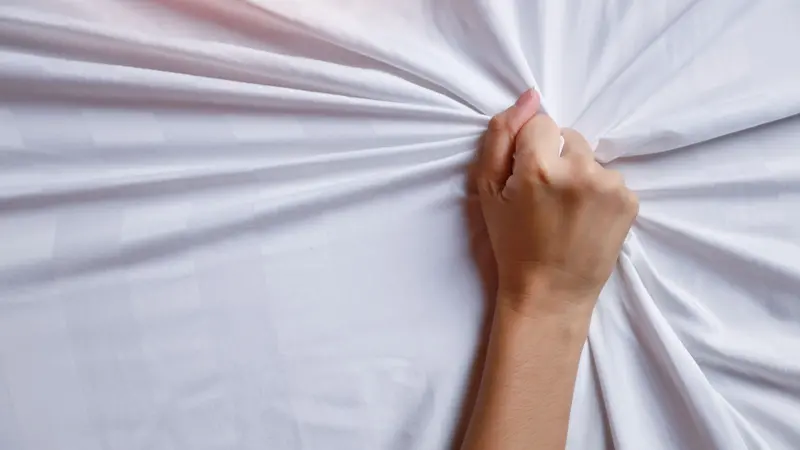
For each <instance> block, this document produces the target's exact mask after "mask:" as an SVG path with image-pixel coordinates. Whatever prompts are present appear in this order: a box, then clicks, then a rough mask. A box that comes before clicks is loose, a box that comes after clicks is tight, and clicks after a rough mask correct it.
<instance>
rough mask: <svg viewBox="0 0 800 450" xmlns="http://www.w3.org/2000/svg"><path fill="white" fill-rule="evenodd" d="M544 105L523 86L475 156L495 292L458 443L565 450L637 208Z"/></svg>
mask: <svg viewBox="0 0 800 450" xmlns="http://www.w3.org/2000/svg"><path fill="white" fill-rule="evenodd" d="M539 107H540V103H539V96H538V94H536V92H534V91H528V92H526V93H525V94H523V95H522V96H521V97H520V99H519V100H518V101H517V103H516V104H515V105H513V106H512V107H510V108H509V109H507V110H506V111H504V112H502V113H500V114H498V115H497V116H495V117H494V118H492V120H491V122H490V123H489V129H488V131H487V134H486V138H485V140H484V145H483V148H482V149H481V152H480V154H479V160H478V163H477V170H476V180H475V181H476V185H477V188H478V193H479V196H480V201H481V209H482V211H483V216H484V220H485V221H486V227H487V230H488V232H489V238H490V240H491V243H492V249H493V251H494V255H495V260H496V263H497V273H498V286H499V287H498V292H497V303H496V309H495V315H494V319H493V323H492V329H491V333H490V338H489V344H488V351H487V357H486V364H485V366H484V373H483V377H482V379H481V386H480V390H479V393H478V399H477V403H476V405H475V408H474V411H473V414H472V417H471V420H470V423H469V427H468V430H467V434H466V437H465V440H464V443H463V446H462V450H489V449H491V450H516V449H520V450H532V449H534V450H538V449H546V450H549V449H563V448H565V445H566V437H567V426H568V423H569V412H570V407H571V403H572V394H573V389H574V385H575V378H576V376H577V370H578V359H579V357H580V353H581V349H582V348H583V344H584V342H585V341H586V336H587V334H588V330H589V322H590V320H591V316H592V311H593V309H594V306H595V303H596V301H597V298H598V296H599V294H600V290H601V289H602V288H603V285H604V284H605V283H606V281H607V280H608V278H609V276H610V275H611V271H612V270H613V268H614V265H615V263H616V261H617V258H618V256H619V253H620V250H621V247H622V243H623V241H624V240H625V236H626V235H627V233H628V230H629V229H630V227H631V225H632V223H633V220H634V219H635V218H636V215H637V213H638V210H639V204H638V200H637V198H636V196H635V195H634V194H633V193H632V192H631V191H630V190H629V189H628V188H627V187H626V186H625V183H624V180H623V178H622V176H621V175H620V174H619V173H618V172H614V171H611V170H607V169H604V168H603V167H602V166H600V165H599V164H598V163H597V162H596V161H595V160H594V157H593V153H592V151H591V147H590V145H589V144H588V143H587V142H586V140H585V139H584V138H583V136H581V134H580V133H578V132H577V131H574V130H569V129H563V130H562V129H559V127H558V126H557V125H556V124H555V123H554V122H553V120H552V119H551V118H550V117H548V116H547V115H545V114H537V112H538V111H539ZM562 136H563V138H564V148H563V151H562V153H561V155H559V147H560V138H561V137H562Z"/></svg>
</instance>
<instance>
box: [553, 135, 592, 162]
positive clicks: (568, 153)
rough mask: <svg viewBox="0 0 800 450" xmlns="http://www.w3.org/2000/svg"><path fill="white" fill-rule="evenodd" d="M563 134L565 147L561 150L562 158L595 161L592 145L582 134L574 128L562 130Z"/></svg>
mask: <svg viewBox="0 0 800 450" xmlns="http://www.w3.org/2000/svg"><path fill="white" fill-rule="evenodd" d="M561 136H562V137H563V138H564V148H563V149H562V150H561V157H562V158H567V159H576V160H582V161H594V152H592V146H591V145H590V144H589V142H588V141H587V140H586V138H584V137H583V135H582V134H580V133H579V132H577V131H575V130H573V129H572V128H564V129H562V130H561Z"/></svg>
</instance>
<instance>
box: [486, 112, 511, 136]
mask: <svg viewBox="0 0 800 450" xmlns="http://www.w3.org/2000/svg"><path fill="white" fill-rule="evenodd" d="M489 131H491V132H494V133H508V134H512V133H511V125H509V123H508V119H507V118H506V117H505V116H504V115H502V114H498V115H496V116H494V117H492V118H491V120H489Z"/></svg>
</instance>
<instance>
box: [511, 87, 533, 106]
mask: <svg viewBox="0 0 800 450" xmlns="http://www.w3.org/2000/svg"><path fill="white" fill-rule="evenodd" d="M537 95H538V94H537V92H536V90H534V89H528V90H527V91H525V92H524V93H523V94H522V95H520V96H519V98H518V99H517V102H516V103H514V106H516V107H518V108H524V107H526V106H528V105H530V104H531V103H532V102H533V101H534V100H535V99H536V96H537Z"/></svg>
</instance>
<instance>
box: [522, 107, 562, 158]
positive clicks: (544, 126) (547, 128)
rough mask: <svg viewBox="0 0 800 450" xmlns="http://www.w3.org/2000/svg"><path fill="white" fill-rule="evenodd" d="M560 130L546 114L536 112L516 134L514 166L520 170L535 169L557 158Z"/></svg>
mask: <svg viewBox="0 0 800 450" xmlns="http://www.w3.org/2000/svg"><path fill="white" fill-rule="evenodd" d="M560 147H561V130H560V129H559V128H558V125H556V123H555V122H554V121H553V119H551V118H550V116H548V115H546V114H537V115H536V116H534V117H533V118H532V119H531V120H529V121H528V122H526V123H525V125H523V127H522V129H520V131H519V133H518V134H517V141H516V153H515V156H514V159H515V166H514V168H515V169H517V167H519V168H520V169H521V170H537V169H538V168H541V167H543V166H545V165H551V163H552V162H555V161H557V160H558V159H559V157H558V151H559V148H560ZM515 173H516V170H515Z"/></svg>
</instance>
